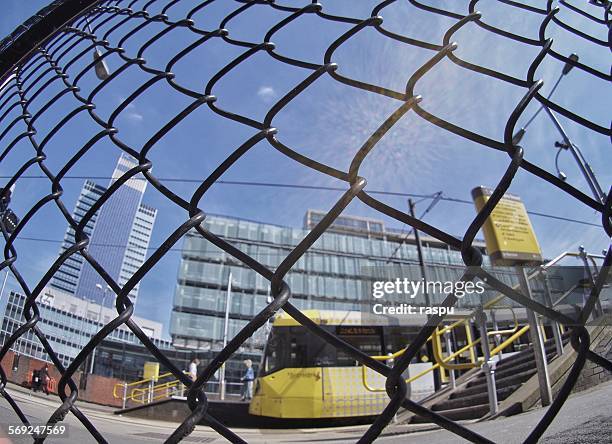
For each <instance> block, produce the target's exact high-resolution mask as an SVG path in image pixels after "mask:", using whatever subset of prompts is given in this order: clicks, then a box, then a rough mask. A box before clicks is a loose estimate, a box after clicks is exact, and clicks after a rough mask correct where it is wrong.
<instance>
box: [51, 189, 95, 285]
mask: <svg viewBox="0 0 612 444" xmlns="http://www.w3.org/2000/svg"><path fill="white" fill-rule="evenodd" d="M105 191H106V188H104V187H103V186H101V185H98V184H97V183H95V182H93V181H91V180H86V181H85V183H84V184H83V188H82V189H81V193H80V194H79V198H78V199H77V203H76V205H75V206H74V211H73V212H72V218H73V219H74V220H75V221H76V222H77V223H79V222H81V219H82V218H83V216H84V215H85V213H87V212H88V211H89V210H90V209H91V207H92V206H93V205H94V204H95V203H96V201H97V200H98V199H99V198H100V196H101V195H102V193H104V192H105ZM97 217H98V212H96V213H95V214H94V215H93V217H92V218H91V219H90V220H89V222H87V224H86V225H85V228H84V229H83V231H84V232H85V234H86V235H87V236H89V237H90V238H91V233H92V232H93V229H94V226H95V224H96V218H97ZM74 242H75V239H74V229H73V228H72V227H71V226H70V225H68V229H67V230H66V234H65V235H64V241H63V243H62V247H61V250H60V254H61V253H63V252H64V251H66V250H67V249H68V248H70V247H71V246H72V245H74ZM84 260H85V259H83V256H81V255H80V254H73V255H71V256H70V257H69V258H68V259H66V261H65V262H64V263H63V264H62V266H61V267H60V268H59V270H58V271H57V272H56V273H55V275H54V276H53V278H52V279H51V286H52V287H54V288H57V289H59V290H62V291H65V292H67V293H70V294H75V293H76V289H77V283H78V281H79V276H80V275H81V270H82V269H83V261H84Z"/></svg>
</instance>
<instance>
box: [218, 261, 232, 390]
mask: <svg viewBox="0 0 612 444" xmlns="http://www.w3.org/2000/svg"><path fill="white" fill-rule="evenodd" d="M231 297H232V272H231V271H230V273H229V277H228V278H227V294H226V296H225V322H224V324H223V348H224V349H225V347H226V346H227V334H228V330H229V311H230V300H231ZM225 385H226V382H225V362H224V363H223V364H222V365H221V372H220V374H219V398H220V399H222V400H223V399H225Z"/></svg>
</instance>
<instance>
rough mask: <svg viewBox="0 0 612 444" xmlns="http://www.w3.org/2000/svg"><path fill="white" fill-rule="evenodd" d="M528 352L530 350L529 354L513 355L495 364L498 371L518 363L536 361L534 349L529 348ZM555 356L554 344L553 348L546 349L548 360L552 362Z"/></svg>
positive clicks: (513, 366)
mask: <svg viewBox="0 0 612 444" xmlns="http://www.w3.org/2000/svg"><path fill="white" fill-rule="evenodd" d="M528 352H529V353H528V354H524V355H522V356H517V357H516V358H515V357H514V356H511V357H510V358H507V360H506V359H502V360H501V361H499V362H498V363H497V364H496V365H495V368H496V369H497V370H498V371H504V370H507V369H511V368H515V367H516V366H518V365H523V364H525V363H526V362H535V356H534V353H533V350H532V349H530V350H528ZM555 356H556V352H555V349H554V346H553V347H552V349H546V360H547V361H548V362H550V361H551V360H552V359H553V358H554V357H555ZM512 358H515V359H512Z"/></svg>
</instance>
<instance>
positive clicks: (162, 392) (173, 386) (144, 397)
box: [130, 379, 184, 404]
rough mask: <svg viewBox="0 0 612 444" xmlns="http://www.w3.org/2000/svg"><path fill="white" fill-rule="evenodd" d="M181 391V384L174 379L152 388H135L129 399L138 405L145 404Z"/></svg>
mask: <svg viewBox="0 0 612 444" xmlns="http://www.w3.org/2000/svg"><path fill="white" fill-rule="evenodd" d="M183 391H184V389H183V383H182V382H181V381H179V380H178V379H175V380H174V381H169V382H165V383H163V384H157V385H154V386H153V387H143V388H135V389H133V390H132V393H131V398H130V399H131V400H132V401H134V402H136V403H139V404H147V403H149V402H153V401H157V400H158V399H165V398H169V397H171V396H172V395H174V394H180V393H181V392H183Z"/></svg>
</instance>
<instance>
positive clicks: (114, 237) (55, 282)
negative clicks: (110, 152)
mask: <svg viewBox="0 0 612 444" xmlns="http://www.w3.org/2000/svg"><path fill="white" fill-rule="evenodd" d="M136 165H137V162H136V161H135V160H134V159H132V158H131V157H130V156H128V155H126V154H122V155H121V157H120V158H119V161H118V162H117V166H116V167H115V171H114V172H113V175H112V178H111V181H110V184H109V186H110V185H112V184H113V183H114V182H115V181H116V180H117V179H118V178H119V177H121V176H122V175H123V174H125V173H126V172H127V171H128V170H130V169H132V168H134V167H135V166H136ZM146 185H147V181H146V180H144V178H143V177H142V175H137V176H134V177H133V178H131V179H129V180H128V181H127V182H126V183H124V184H123V185H122V186H121V187H120V188H119V189H118V190H117V191H115V192H114V193H113V195H112V196H111V197H110V198H109V199H108V200H107V201H106V202H105V203H104V205H103V206H102V208H101V209H100V210H99V211H98V212H97V213H96V215H95V216H94V217H92V219H91V221H90V223H88V224H87V227H86V229H85V233H86V234H87V235H88V236H89V238H90V243H89V247H88V251H89V253H90V254H91V255H92V256H93V257H94V259H96V260H97V261H98V263H99V264H100V265H101V266H102V267H104V269H105V270H106V271H107V273H109V274H110V276H111V277H112V278H113V279H115V280H116V281H117V282H118V284H119V285H121V286H123V285H124V284H125V283H126V282H127V281H128V280H129V279H130V278H131V277H132V275H133V274H134V273H135V272H136V270H137V269H138V268H139V267H140V266H141V265H142V264H143V263H144V261H145V259H146V255H147V249H148V247H149V242H150V240H151V233H152V231H153V225H154V223H155V217H156V214H157V210H156V209H155V208H152V207H149V206H147V205H144V204H142V202H141V201H142V196H143V194H144V192H145V189H146ZM105 191H106V188H104V187H102V186H100V185H97V184H95V183H94V182H92V181H89V180H88V181H86V182H85V185H84V186H83V189H82V191H81V194H80V196H79V199H78V201H77V204H76V206H75V210H74V213H73V217H74V219H75V220H76V221H77V222H78V221H80V220H81V218H82V217H83V216H84V214H85V213H86V211H87V210H89V209H90V208H91V206H92V205H93V203H94V202H95V201H96V200H97V199H98V198H99V197H100V195H101V194H102V193H104V192H105ZM73 243H74V230H73V229H72V228H71V227H68V230H67V231H66V236H65V237H64V243H63V245H62V249H61V252H63V251H65V250H66V248H68V247H69V246H70V245H72V244H73ZM96 284H100V285H102V287H104V288H105V287H106V284H105V283H104V281H103V279H102V278H101V277H100V276H99V275H98V273H97V272H96V271H95V270H94V269H93V267H92V266H91V265H90V264H89V263H87V262H86V261H85V260H84V259H83V258H82V256H80V255H78V254H73V255H72V256H71V257H70V258H69V259H67V260H66V262H65V263H64V264H63V265H62V267H61V268H60V269H59V270H58V272H57V273H56V275H55V276H54V278H53V279H52V281H51V286H52V287H55V288H58V289H61V290H63V291H67V292H69V293H71V294H74V295H75V296H77V297H79V298H82V299H87V300H91V301H94V302H96V303H102V302H103V305H105V306H112V305H113V304H114V300H113V299H114V298H111V297H107V298H106V299H104V291H103V290H100V289H99V288H97V287H96ZM137 296H138V285H136V286H135V287H134V288H133V289H132V291H131V292H130V298H131V299H132V302H134V303H135V302H136V298H137Z"/></svg>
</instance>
